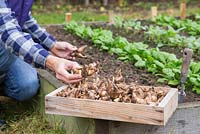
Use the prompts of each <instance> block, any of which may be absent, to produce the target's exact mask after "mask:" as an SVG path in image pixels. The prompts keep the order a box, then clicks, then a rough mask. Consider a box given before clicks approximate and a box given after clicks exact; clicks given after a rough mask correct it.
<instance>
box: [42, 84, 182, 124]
mask: <svg viewBox="0 0 200 134" xmlns="http://www.w3.org/2000/svg"><path fill="white" fill-rule="evenodd" d="M65 88H66V87H65V86H63V87H61V88H58V89H57V90H55V91H53V92H51V93H50V94H48V95H46V96H45V109H46V113H47V114H58V115H67V116H76V117H87V118H96V119H105V120H115V121H124V122H133V123H142V124H152V125H165V124H166V123H167V121H168V119H169V118H170V117H171V115H172V114H173V112H174V111H175V110H176V107H177V105H178V90H177V89H176V88H166V90H169V91H168V94H167V95H166V96H165V97H164V99H163V100H162V101H161V102H160V103H159V105H158V106H149V105H143V104H133V103H122V102H108V101H100V100H90V99H77V98H66V97H60V96H56V94H57V93H58V92H60V91H61V90H63V89H65Z"/></svg>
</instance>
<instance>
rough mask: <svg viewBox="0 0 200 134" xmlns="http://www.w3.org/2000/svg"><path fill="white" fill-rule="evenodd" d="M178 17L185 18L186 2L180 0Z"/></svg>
mask: <svg viewBox="0 0 200 134" xmlns="http://www.w3.org/2000/svg"><path fill="white" fill-rule="evenodd" d="M180 17H181V19H185V18H186V2H182V3H181V4H180Z"/></svg>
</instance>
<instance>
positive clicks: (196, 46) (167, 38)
mask: <svg viewBox="0 0 200 134" xmlns="http://www.w3.org/2000/svg"><path fill="white" fill-rule="evenodd" d="M181 30H182V29H178V30H175V29H174V28H173V27H171V26H168V28H166V29H164V28H161V27H158V26H156V27H153V26H150V27H149V28H148V30H147V31H146V32H145V35H146V37H147V39H148V40H150V41H153V42H154V43H156V44H157V46H158V47H162V46H165V45H167V46H173V47H188V48H191V49H193V50H200V38H197V37H194V36H189V37H186V36H181V35H180V34H179V32H180V31H181Z"/></svg>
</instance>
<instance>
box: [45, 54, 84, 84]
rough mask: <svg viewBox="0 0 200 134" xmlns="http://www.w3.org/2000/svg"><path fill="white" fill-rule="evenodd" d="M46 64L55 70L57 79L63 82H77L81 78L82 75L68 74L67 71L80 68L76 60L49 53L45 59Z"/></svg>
mask: <svg viewBox="0 0 200 134" xmlns="http://www.w3.org/2000/svg"><path fill="white" fill-rule="evenodd" d="M46 66H47V67H48V68H49V69H51V70H53V71H55V73H56V78H57V79H59V80H61V81H63V82H65V83H68V84H70V83H77V82H79V81H81V80H82V76H81V75H80V74H70V73H69V72H68V71H69V70H71V69H74V68H81V66H80V65H79V64H78V63H77V62H73V61H69V60H66V59H63V58H58V57H56V56H53V55H49V56H48V57H47V59H46Z"/></svg>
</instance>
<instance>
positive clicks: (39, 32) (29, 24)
mask: <svg viewBox="0 0 200 134" xmlns="http://www.w3.org/2000/svg"><path fill="white" fill-rule="evenodd" d="M22 29H23V30H24V31H26V32H28V33H29V34H31V36H32V37H33V38H34V40H36V42H39V43H40V44H42V45H43V47H44V48H47V49H48V50H49V49H50V48H51V47H52V46H53V44H54V43H55V42H56V40H55V39H54V38H53V37H52V36H51V35H50V34H49V33H47V32H46V30H45V29H44V28H41V27H40V26H39V25H38V23H37V21H36V20H35V19H34V18H33V17H32V15H31V14H29V18H28V20H27V21H26V22H25V23H24V26H23V28H22Z"/></svg>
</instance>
